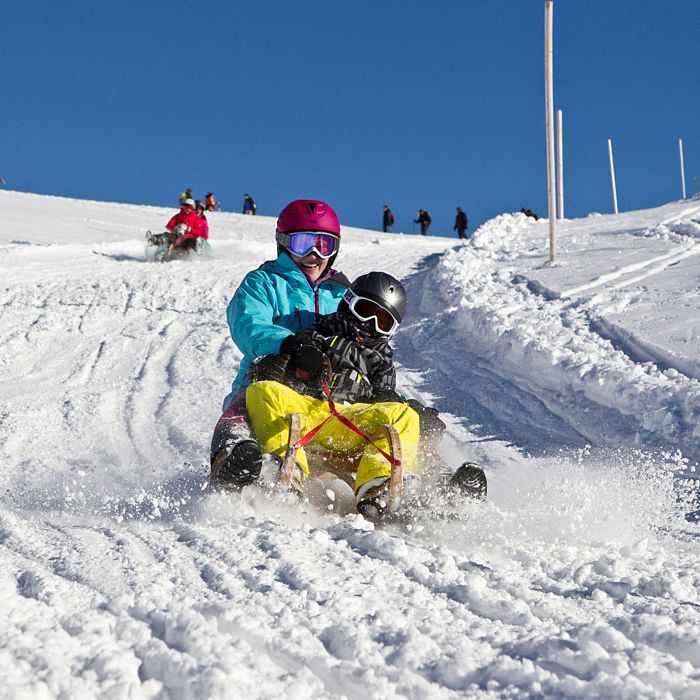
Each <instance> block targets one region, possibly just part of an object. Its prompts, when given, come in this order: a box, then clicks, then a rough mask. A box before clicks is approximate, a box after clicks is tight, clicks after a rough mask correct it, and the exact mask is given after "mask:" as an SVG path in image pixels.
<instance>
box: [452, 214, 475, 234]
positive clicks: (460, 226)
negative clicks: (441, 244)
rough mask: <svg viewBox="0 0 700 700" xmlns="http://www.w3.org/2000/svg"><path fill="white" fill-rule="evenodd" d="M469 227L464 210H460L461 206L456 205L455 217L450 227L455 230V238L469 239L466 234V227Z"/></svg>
mask: <svg viewBox="0 0 700 700" xmlns="http://www.w3.org/2000/svg"><path fill="white" fill-rule="evenodd" d="M468 227H469V219H468V218H467V214H466V212H464V211H463V210H462V207H457V216H456V217H455V225H454V226H453V227H452V230H453V231H457V238H464V239H466V240H469V239H470V238H471V236H470V235H468V234H467V228H468Z"/></svg>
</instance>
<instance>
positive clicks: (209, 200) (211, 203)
mask: <svg viewBox="0 0 700 700" xmlns="http://www.w3.org/2000/svg"><path fill="white" fill-rule="evenodd" d="M204 206H205V207H206V210H207V211H214V210H215V209H218V210H219V211H221V203H220V202H217V201H216V197H214V193H213V192H207V196H206V197H205V198H204Z"/></svg>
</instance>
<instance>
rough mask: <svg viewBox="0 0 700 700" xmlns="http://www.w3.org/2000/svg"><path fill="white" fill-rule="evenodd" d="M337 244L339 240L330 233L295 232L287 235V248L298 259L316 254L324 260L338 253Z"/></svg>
mask: <svg viewBox="0 0 700 700" xmlns="http://www.w3.org/2000/svg"><path fill="white" fill-rule="evenodd" d="M339 244H340V239H339V238H338V236H334V235H333V234H332V233H321V232H319V231H295V232H294V233H290V234H289V238H288V243H287V248H288V249H289V251H290V252H292V253H294V255H298V256H299V257H300V258H303V257H304V256H306V255H309V253H316V255H318V257H319V258H324V259H326V258H330V257H331V256H332V255H335V253H337V252H338V245H339Z"/></svg>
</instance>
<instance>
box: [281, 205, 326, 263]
mask: <svg viewBox="0 0 700 700" xmlns="http://www.w3.org/2000/svg"><path fill="white" fill-rule="evenodd" d="M295 231H320V232H322V233H332V234H333V235H334V236H337V237H338V239H340V222H339V221H338V215H337V214H336V213H335V212H334V211H333V208H332V207H331V206H330V205H328V204H326V203H325V202H322V201H320V200H318V199H295V200H294V201H293V202H290V203H289V204H287V206H286V207H285V208H284V209H283V210H282V213H281V214H280V215H279V219H277V235H276V240H277V253H278V254H279V253H281V252H282V251H283V250H288V246H289V234H291V233H294V232H295ZM339 247H340V246H339V245H338V246H337V247H336V254H335V255H333V256H332V257H331V258H329V261H328V264H329V266H330V265H332V264H333V262H334V260H335V257H336V255H337V254H338V248H339Z"/></svg>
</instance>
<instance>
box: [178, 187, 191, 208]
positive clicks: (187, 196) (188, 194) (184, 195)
mask: <svg viewBox="0 0 700 700" xmlns="http://www.w3.org/2000/svg"><path fill="white" fill-rule="evenodd" d="M186 199H192V188H191V187H188V188H187V189H186V190H185V191H184V192H180V206H182V203H183V202H184V201H185V200H186Z"/></svg>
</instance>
